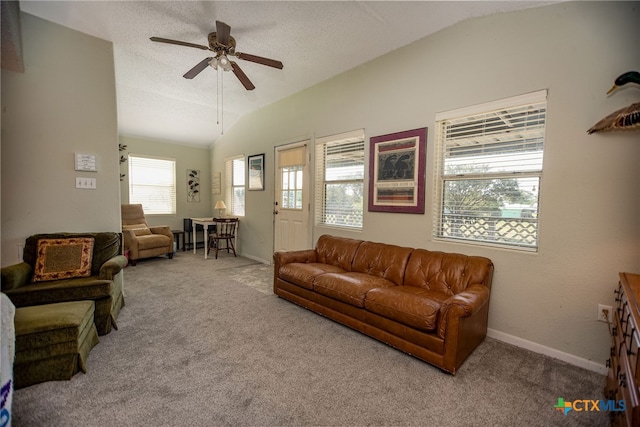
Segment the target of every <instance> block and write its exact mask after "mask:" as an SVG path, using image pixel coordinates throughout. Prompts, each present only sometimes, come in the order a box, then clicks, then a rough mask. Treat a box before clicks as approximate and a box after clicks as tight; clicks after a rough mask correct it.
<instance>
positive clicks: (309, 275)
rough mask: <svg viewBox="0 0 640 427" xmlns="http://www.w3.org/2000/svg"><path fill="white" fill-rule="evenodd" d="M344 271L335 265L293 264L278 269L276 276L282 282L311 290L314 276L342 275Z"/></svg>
mask: <svg viewBox="0 0 640 427" xmlns="http://www.w3.org/2000/svg"><path fill="white" fill-rule="evenodd" d="M344 272H345V271H344V270H343V269H342V268H340V267H338V266H335V265H331V264H320V263H315V262H309V263H303V262H293V263H291V264H285V265H283V266H282V267H280V272H279V273H278V276H279V277H280V278H281V279H282V280H286V281H287V282H289V283H293V284H295V285H298V286H300V287H303V288H305V289H309V290H310V291H312V290H313V280H314V279H315V278H316V276H319V275H321V274H325V273H338V274H339V273H344Z"/></svg>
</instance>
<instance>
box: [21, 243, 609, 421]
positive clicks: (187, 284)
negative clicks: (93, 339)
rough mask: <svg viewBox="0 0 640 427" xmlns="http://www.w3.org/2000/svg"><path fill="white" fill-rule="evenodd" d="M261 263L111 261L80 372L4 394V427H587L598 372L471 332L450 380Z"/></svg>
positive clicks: (184, 256) (601, 415)
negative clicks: (118, 269) (566, 404)
mask: <svg viewBox="0 0 640 427" xmlns="http://www.w3.org/2000/svg"><path fill="white" fill-rule="evenodd" d="M272 280H273V273H272V267H271V266H266V265H263V264H259V263H256V262H255V261H252V260H249V259H246V258H241V257H238V258H233V257H232V256H228V255H227V254H220V257H219V259H218V260H215V259H212V258H210V259H207V260H204V258H203V257H202V252H201V251H199V253H198V255H193V254H192V253H190V252H178V253H177V255H176V257H175V258H174V259H173V260H167V259H162V258H156V259H151V260H146V261H140V262H139V263H138V265H137V266H136V267H127V268H126V270H125V286H126V288H125V289H126V306H125V307H124V308H123V310H122V312H121V313H120V317H119V319H118V324H119V330H117V331H113V332H111V333H110V334H109V335H106V336H103V337H100V343H99V344H98V345H97V346H96V347H95V348H94V349H93V350H92V352H91V354H90V355H89V358H88V360H87V373H86V374H81V373H79V374H77V375H75V376H74V377H73V379H72V380H71V381H59V382H48V383H43V384H38V385H34V386H31V387H28V388H25V389H21V390H17V391H16V392H15V395H14V401H13V416H14V418H13V425H14V426H45V425H46V426H65V427H66V426H104V425H118V426H224V425H231V426H306V425H314V426H371V425H373V426H377V425H387V426H404V425H407V426H409V425H411V426H479V425H483V426H553V425H558V426H580V425H582V426H594V425H607V424H608V418H607V415H608V414H607V413H605V412H575V411H571V412H569V413H568V414H567V415H566V416H565V415H563V413H562V412H559V411H557V410H555V409H554V405H556V404H557V401H558V398H559V397H562V398H564V399H565V400H566V401H572V400H578V399H594V400H595V399H602V398H603V396H602V388H603V385H604V378H603V377H602V376H601V375H598V374H595V373H593V372H589V371H585V370H583V369H580V368H577V367H574V366H571V365H568V364H566V363H563V362H560V361H557V360H554V359H551V358H549V357H546V356H542V355H539V354H535V353H531V352H528V351H526V350H523V349H520V348H517V347H514V346H511V345H508V344H505V343H502V342H500V341H497V340H494V339H486V340H485V342H484V343H483V344H482V345H481V346H480V347H479V348H478V349H477V350H476V351H475V352H474V353H473V354H472V355H471V357H470V358H469V359H467V361H466V362H465V364H464V365H463V366H462V368H461V370H460V371H459V373H458V374H457V375H456V376H455V377H454V376H451V375H449V374H446V373H443V372H442V371H440V370H439V369H437V368H434V367H432V366H430V365H428V364H426V363H423V362H421V361H419V360H417V359H414V358H412V357H410V356H408V355H406V354H403V353H401V352H399V351H397V350H394V349H393V348H391V347H388V346H386V345H384V344H381V343H379V342H377V341H375V340H372V339H370V338H368V337H366V336H364V335H362V334H360V333H358V332H355V331H352V330H350V329H348V328H346V327H343V326H341V325H339V324H337V323H335V322H333V321H331V320H328V319H326V318H323V317H320V316H318V315H316V314H314V313H311V312H309V311H307V310H305V309H302V308H300V307H298V306H296V305H294V304H291V303H289V302H286V301H284V300H281V299H279V298H278V297H276V296H275V295H273V293H272V292H271V286H272Z"/></svg>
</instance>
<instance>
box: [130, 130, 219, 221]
mask: <svg viewBox="0 0 640 427" xmlns="http://www.w3.org/2000/svg"><path fill="white" fill-rule="evenodd" d="M120 143H122V144H124V145H126V146H127V149H126V150H125V151H124V152H122V153H121V154H123V155H125V157H126V155H127V154H138V155H142V156H145V155H147V156H156V157H163V158H167V159H174V160H175V161H176V190H177V191H176V214H175V215H145V216H146V218H147V222H148V223H149V225H168V226H170V227H171V229H172V230H182V229H183V218H197V217H207V216H213V202H212V201H211V162H210V160H209V148H202V147H191V146H186V145H181V144H176V143H168V142H166V141H155V140H144V139H141V138H133V137H126V136H121V137H120ZM128 167H129V163H128V162H125V163H122V166H121V170H122V173H124V174H126V176H125V177H124V179H123V180H122V182H121V183H120V184H121V185H120V193H121V194H122V203H129V188H128V186H129V173H128ZM188 169H189V170H190V169H196V170H199V171H200V177H201V178H200V189H201V191H200V202H187V170H188Z"/></svg>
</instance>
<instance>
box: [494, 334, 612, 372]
mask: <svg viewBox="0 0 640 427" xmlns="http://www.w3.org/2000/svg"><path fill="white" fill-rule="evenodd" d="M487 336H488V337H490V338H495V339H497V340H498V341H503V342H506V343H507V344H512V345H515V346H516V347H520V348H524V349H525V350H529V351H533V352H534V353H539V354H544V355H545V356H549V357H553V358H554V359H558V360H562V361H563V362H567V363H569V364H570V365H574V366H577V367H579V368H584V369H586V370H588V371H592V372H596V373H598V374H600V375H607V371H608V368H607V367H606V366H605V365H603V364H601V363H596V362H594V361H592V360H588V359H583V358H581V357H578V356H574V355H573V354H569V353H565V352H562V351H560V350H556V349H554V348H551V347H547V346H544V345H542V344H538V343H535V342H532V341H527V340H525V339H523V338H519V337H516V336H514V335H509V334H505V333H504V332H500V331H496V330H495V329H491V328H489V329H488V330H487Z"/></svg>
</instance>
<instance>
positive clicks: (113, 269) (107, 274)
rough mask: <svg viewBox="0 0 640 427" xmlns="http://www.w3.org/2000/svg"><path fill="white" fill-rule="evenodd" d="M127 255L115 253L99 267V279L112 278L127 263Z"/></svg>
mask: <svg viewBox="0 0 640 427" xmlns="http://www.w3.org/2000/svg"><path fill="white" fill-rule="evenodd" d="M127 262H128V260H127V257H125V256H123V255H116V256H114V257H113V258H111V259H110V260H108V261H107V262H105V263H104V264H102V266H101V267H100V279H102V280H113V278H114V277H115V276H116V275H117V274H118V273H120V271H122V269H123V268H124V267H125V266H126V265H127Z"/></svg>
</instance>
